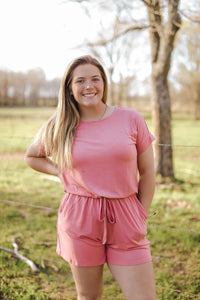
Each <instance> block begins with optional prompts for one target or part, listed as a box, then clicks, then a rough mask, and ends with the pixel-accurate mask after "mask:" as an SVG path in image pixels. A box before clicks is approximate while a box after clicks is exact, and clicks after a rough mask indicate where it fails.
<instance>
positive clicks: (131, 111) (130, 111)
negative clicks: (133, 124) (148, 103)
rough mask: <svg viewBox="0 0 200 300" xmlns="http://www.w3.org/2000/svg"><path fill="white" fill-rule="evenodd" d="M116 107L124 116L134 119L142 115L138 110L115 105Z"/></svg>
mask: <svg viewBox="0 0 200 300" xmlns="http://www.w3.org/2000/svg"><path fill="white" fill-rule="evenodd" d="M117 109H118V111H119V113H121V115H124V116H126V117H130V118H134V119H137V118H142V115H141V114H140V113H139V112H138V111H136V110H134V109H132V108H129V107H123V106H117Z"/></svg>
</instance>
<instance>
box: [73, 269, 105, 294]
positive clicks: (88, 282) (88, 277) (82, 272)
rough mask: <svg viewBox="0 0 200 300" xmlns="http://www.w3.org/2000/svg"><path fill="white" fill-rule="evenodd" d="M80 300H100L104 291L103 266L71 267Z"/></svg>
mask: <svg viewBox="0 0 200 300" xmlns="http://www.w3.org/2000/svg"><path fill="white" fill-rule="evenodd" d="M70 267H71V270H72V274H73V276H74V280H75V284H76V290H77V294H78V298H77V299H78V300H100V299H101V295H102V291H103V265H100V266H94V267H77V266H74V265H70Z"/></svg>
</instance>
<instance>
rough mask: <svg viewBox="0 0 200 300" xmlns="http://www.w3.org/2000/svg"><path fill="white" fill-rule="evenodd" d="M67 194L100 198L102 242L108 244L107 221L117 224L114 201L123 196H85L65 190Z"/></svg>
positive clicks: (94, 198)
mask: <svg viewBox="0 0 200 300" xmlns="http://www.w3.org/2000/svg"><path fill="white" fill-rule="evenodd" d="M65 193H67V194H71V195H75V196H80V197H84V198H91V199H93V200H96V199H97V200H100V210H99V221H100V222H103V227H104V230H103V240H102V243H103V244H106V241H107V223H109V224H115V223H116V222H117V220H116V214H115V209H114V205H113V202H114V201H116V200H122V199H123V198H107V197H103V196H102V197H100V196H96V197H93V196H85V195H84V196H83V195H78V194H73V193H69V192H67V191H65Z"/></svg>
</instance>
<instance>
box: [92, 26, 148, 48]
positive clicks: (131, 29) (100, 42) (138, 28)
mask: <svg viewBox="0 0 200 300" xmlns="http://www.w3.org/2000/svg"><path fill="white" fill-rule="evenodd" d="M146 28H149V25H141V26H137V25H133V26H129V27H128V28H126V29H125V30H122V31H120V32H117V33H116V34H115V35H114V36H113V37H112V38H111V39H107V40H106V39H101V40H99V41H97V42H95V43H90V42H89V43H87V45H88V46H90V47H91V46H105V45H106V44H108V43H110V42H113V41H114V40H116V39H117V38H119V37H121V36H123V35H125V34H126V33H128V32H130V31H135V30H143V29H146Z"/></svg>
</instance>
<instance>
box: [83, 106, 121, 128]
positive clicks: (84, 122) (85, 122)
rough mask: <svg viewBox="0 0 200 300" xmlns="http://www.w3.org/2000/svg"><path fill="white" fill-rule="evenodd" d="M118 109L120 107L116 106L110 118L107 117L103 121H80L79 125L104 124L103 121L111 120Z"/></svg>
mask: <svg viewBox="0 0 200 300" xmlns="http://www.w3.org/2000/svg"><path fill="white" fill-rule="evenodd" d="M117 108H118V106H114V110H113V112H112V113H111V114H110V115H109V116H107V117H105V118H103V119H99V120H93V121H83V120H80V121H79V124H87V123H88V124H90V123H100V122H103V121H105V120H108V119H109V118H111V117H112V116H113V115H114V114H115V112H116V110H117Z"/></svg>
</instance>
